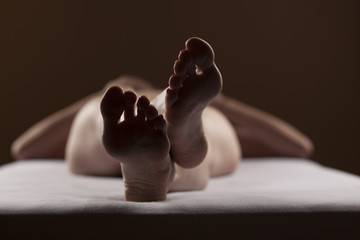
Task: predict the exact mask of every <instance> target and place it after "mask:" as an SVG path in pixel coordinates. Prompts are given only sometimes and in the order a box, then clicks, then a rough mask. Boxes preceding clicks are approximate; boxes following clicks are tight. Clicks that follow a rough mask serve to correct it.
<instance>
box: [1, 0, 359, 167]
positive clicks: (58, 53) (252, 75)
mask: <svg viewBox="0 0 360 240" xmlns="http://www.w3.org/2000/svg"><path fill="white" fill-rule="evenodd" d="M94 2H95V1H94ZM97 2H98V3H97V4H94V3H91V1H68V2H67V1H4V0H3V1H1V2H0V27H1V28H0V31H1V35H0V45H1V49H0V50H1V52H0V67H1V71H0V80H1V99H0V100H1V101H0V104H1V105H0V109H1V111H2V114H1V116H2V117H1V123H0V126H1V139H0V141H1V142H0V146H1V148H0V150H1V152H0V163H6V162H9V161H11V160H12V159H11V156H10V153H9V148H10V144H11V142H12V141H13V140H14V139H15V138H16V137H17V136H18V135H19V134H20V133H21V132H23V131H24V130H25V129H27V128H28V127H30V126H31V125H32V124H33V123H35V122H36V121H38V120H40V119H41V118H43V117H45V116H47V115H48V114H50V113H52V112H54V111H55V110H57V109H59V108H61V107H64V106H66V105H67V104H70V103H72V102H73V101H75V100H77V99H79V98H81V97H83V96H85V95H87V94H89V93H92V92H94V91H96V90H98V89H99V88H101V87H102V86H103V85H104V84H105V83H106V82H107V81H108V80H111V79H113V78H115V77H117V76H118V75H120V74H122V73H131V74H136V75H139V76H142V77H144V78H147V79H149V80H150V81H152V82H153V83H154V84H155V85H156V86H158V87H165V86H166V82H167V79H168V76H169V75H170V74H171V70H172V64H173V61H174V60H175V59H176V56H177V53H178V51H179V50H180V49H182V48H183V44H184V41H185V40H186V39H187V38H188V37H190V36H199V37H203V38H204V39H206V40H207V41H208V42H210V43H211V44H212V45H213V47H214V49H215V51H216V54H217V64H218V66H219V68H220V69H221V70H222V74H223V77H224V80H225V85H224V92H225V94H228V95H230V96H232V97H235V98H237V99H239V100H242V101H244V102H246V103H249V104H251V105H254V106H256V107H258V108H261V109H264V110H266V111H268V112H271V113H273V114H275V115H277V116H279V117H281V118H283V119H285V120H286V121H288V122H290V123H292V124H293V125H294V126H296V127H297V128H299V129H300V130H302V131H303V132H304V133H305V134H307V135H308V136H310V137H311V138H312V139H313V141H314V143H315V147H316V152H315V154H314V156H313V159H314V160H315V161H317V162H320V163H322V164H325V165H327V166H331V167H335V168H339V169H343V170H346V171H349V172H353V173H357V174H360V159H359V143H360V128H359V122H360V121H359V120H360V117H359V116H360V108H359V105H360V104H359V103H360V98H359V92H360V91H359V90H360V89H359V80H360V76H359V75H360V71H359V66H360V51H359V44H358V43H359V40H360V39H359V25H358V22H359V21H358V20H359V19H358V18H359V17H358V16H359V6H358V4H357V1H356V0H353V1H340V0H339V1H330V0H327V1H319V0H313V1H289V0H284V1H267V0H259V1H256V0H249V1H233V2H231V3H230V2H228V3H223V2H220V1H115V0H114V1H101V2H100V1H97ZM100 3H101V4H100Z"/></svg>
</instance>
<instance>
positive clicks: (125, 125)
mask: <svg viewBox="0 0 360 240" xmlns="http://www.w3.org/2000/svg"><path fill="white" fill-rule="evenodd" d="M185 47H186V48H185V49H184V50H182V51H181V52H180V54H179V56H178V60H176V62H175V64H174V74H173V75H172V76H171V77H170V79H169V87H168V88H167V89H166V90H165V91H166V93H165V94H166V96H165V99H164V100H163V101H164V102H163V104H165V112H164V116H163V115H161V114H159V113H158V110H157V108H156V107H158V106H153V105H151V104H150V101H149V99H148V98H147V97H146V96H141V97H140V98H137V96H136V94H135V93H134V92H133V91H126V92H124V91H123V90H122V89H121V88H119V87H110V88H109V89H108V90H107V91H106V93H105V95H104V96H103V99H102V101H101V113H102V116H103V120H104V133H103V144H104V147H105V149H106V151H107V152H108V153H109V154H110V155H111V156H112V157H114V158H116V159H117V160H118V161H119V162H120V164H121V167H122V173H123V178H124V184H125V198H126V200H129V201H161V200H165V199H166V194H167V192H168V188H169V184H170V183H171V182H172V180H173V178H174V174H175V168H174V164H175V163H176V164H177V165H179V166H180V167H183V168H193V167H195V166H197V165H199V164H200V163H201V162H202V161H203V160H204V158H205V156H206V154H207V142H206V136H205V135H204V132H203V125H202V120H201V115H202V112H203V110H204V109H205V108H206V107H207V106H208V105H209V104H210V102H211V101H212V100H213V99H214V98H215V97H216V95H217V94H218V93H219V92H220V90H221V88H222V78H221V74H220V72H219V71H218V69H217V67H216V65H215V63H214V52H213V50H212V48H211V46H210V45H209V44H208V43H206V42H205V41H203V40H201V39H199V38H190V39H189V40H187V41H186V43H185ZM135 105H136V107H135ZM135 112H136V113H135Z"/></svg>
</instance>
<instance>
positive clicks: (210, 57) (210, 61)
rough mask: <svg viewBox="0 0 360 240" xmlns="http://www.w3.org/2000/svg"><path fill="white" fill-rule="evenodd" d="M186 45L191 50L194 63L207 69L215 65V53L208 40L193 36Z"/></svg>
mask: <svg viewBox="0 0 360 240" xmlns="http://www.w3.org/2000/svg"><path fill="white" fill-rule="evenodd" d="M185 46H186V49H188V50H190V51H191V53H192V56H193V61H194V63H195V64H196V65H197V66H198V67H200V68H201V69H204V70H206V69H207V68H211V67H212V66H213V65H214V60H215V54H214V51H213V49H212V47H211V46H210V44H209V43H207V42H206V41H204V40H202V39H201V38H197V37H192V38H189V39H188V40H187V41H186V43H185Z"/></svg>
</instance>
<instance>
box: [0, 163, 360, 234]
mask: <svg viewBox="0 0 360 240" xmlns="http://www.w3.org/2000/svg"><path fill="white" fill-rule="evenodd" d="M0 229H1V230H0V239H30V238H31V237H35V238H36V239H109V238H117V239H120V238H124V237H130V238H129V239H133V238H137V239H360V177H359V176H356V175H352V174H349V173H346V172H342V171H338V170H334V169H330V168H327V167H324V166H321V165H319V164H317V163H315V162H313V161H311V160H306V159H299V158H251V159H250V158H248V159H244V160H243V161H242V162H241V163H240V164H239V165H238V168H237V169H236V171H235V172H234V173H233V174H231V175H227V176H221V177H216V178H212V179H211V180H210V181H209V183H208V186H207V187H206V189H205V190H203V191H191V192H173V193H169V194H168V198H167V200H166V201H164V202H147V203H136V202H126V201H124V188H123V184H122V179H121V178H115V177H94V176H78V175H73V174H71V173H70V172H69V171H68V169H67V166H66V164H65V162H64V161H63V160H55V159H41V160H26V161H25V160H22V161H17V162H13V163H10V164H6V165H3V166H1V167H0ZM31 239H33V238H31Z"/></svg>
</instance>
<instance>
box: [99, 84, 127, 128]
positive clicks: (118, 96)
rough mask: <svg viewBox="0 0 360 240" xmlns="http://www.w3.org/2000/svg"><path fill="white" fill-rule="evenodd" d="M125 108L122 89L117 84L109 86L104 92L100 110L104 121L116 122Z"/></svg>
mask: <svg viewBox="0 0 360 240" xmlns="http://www.w3.org/2000/svg"><path fill="white" fill-rule="evenodd" d="M124 109H125V100H124V94H123V90H122V89H121V88H119V87H117V86H112V87H110V88H109V89H108V90H107V91H106V92H105V94H104V96H103V98H102V100H101V103H100V110H101V114H102V116H103V118H104V121H105V123H114V124H116V123H117V122H118V120H119V118H120V116H121V114H122V113H123V111H124Z"/></svg>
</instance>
